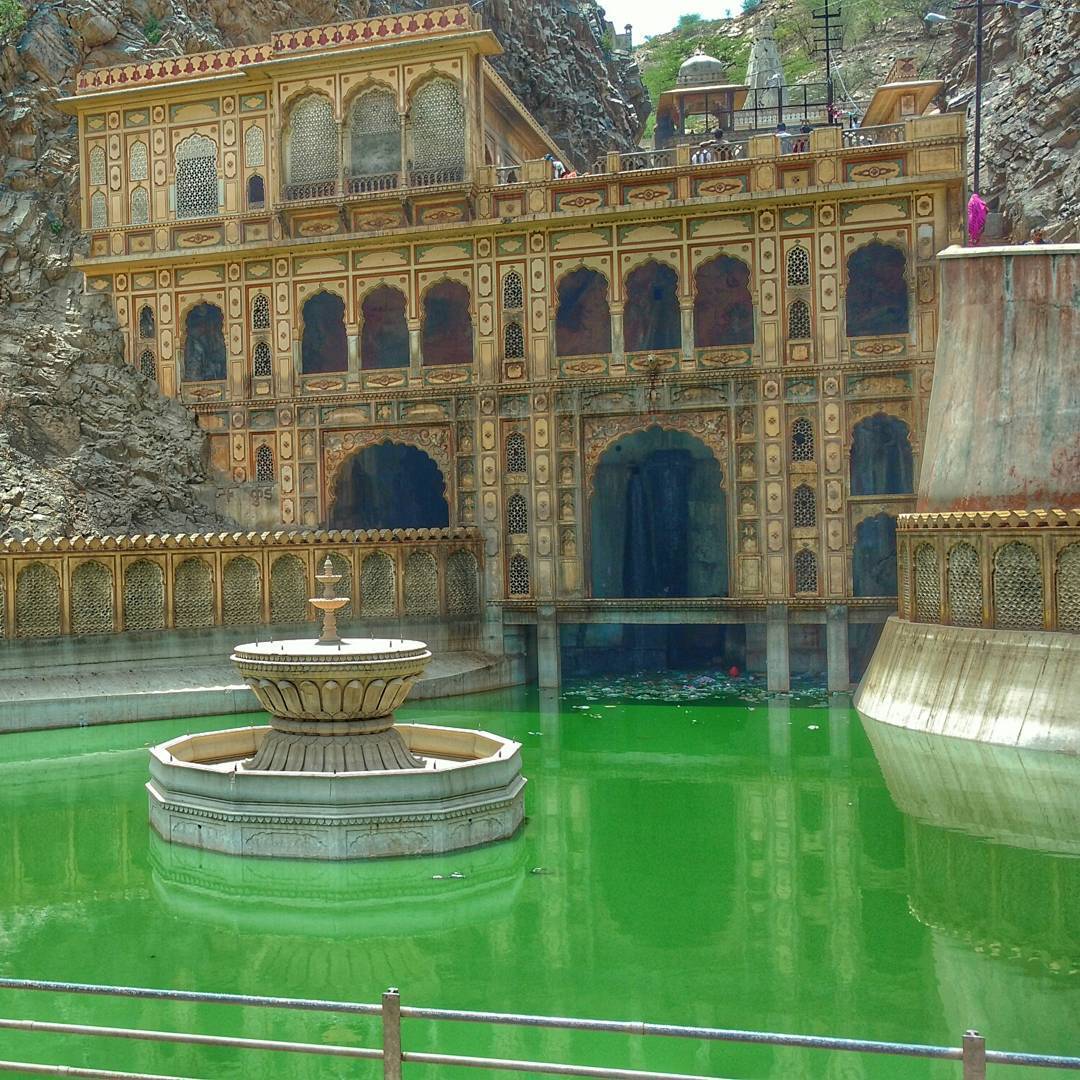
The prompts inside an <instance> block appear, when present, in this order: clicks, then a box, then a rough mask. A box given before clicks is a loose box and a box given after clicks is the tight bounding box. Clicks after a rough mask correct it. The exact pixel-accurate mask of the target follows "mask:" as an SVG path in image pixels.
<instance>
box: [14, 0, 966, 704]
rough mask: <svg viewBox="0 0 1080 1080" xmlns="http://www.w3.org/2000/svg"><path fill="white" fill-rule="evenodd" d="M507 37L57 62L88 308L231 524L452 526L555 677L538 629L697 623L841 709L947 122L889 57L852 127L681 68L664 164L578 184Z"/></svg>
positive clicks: (947, 167)
mask: <svg viewBox="0 0 1080 1080" xmlns="http://www.w3.org/2000/svg"><path fill="white" fill-rule="evenodd" d="M499 51H500V46H499V44H498V41H497V40H496V38H495V36H494V34H492V33H491V32H490V31H489V30H486V29H484V28H483V26H482V24H481V21H480V18H479V15H478V14H477V13H476V12H475V11H473V10H472V9H471V8H470V7H469V6H468V5H460V6H451V7H445V8H437V9H428V10H425V11H420V12H415V13H411V14H401V15H395V16H386V17H380V18H369V19H362V20H358V21H354V22H344V23H336V24H332V25H327V26H321V27H313V28H310V29H304V30H296V31H288V32H283V33H278V34H275V35H274V37H273V38H272V40H271V41H269V42H267V43H265V44H261V45H250V46H245V47H240V48H235V49H227V50H222V51H217V52H210V53H203V54H199V55H189V56H182V57H177V58H173V59H166V60H154V61H150V62H145V63H144V62H133V63H131V64H128V65H124V66H119V67H111V68H101V69H90V70H86V71H84V72H83V73H82V74H81V75H80V76H79V80H78V85H77V91H76V93H75V94H74V96H72V97H70V98H68V99H66V100H65V103H64V105H65V107H66V108H67V109H68V110H69V111H70V112H71V113H73V114H74V115H76V116H77V118H78V135H79V141H80V152H81V164H82V174H81V185H82V206H83V226H84V229H85V231H86V233H87V245H88V246H87V254H86V255H85V257H84V258H83V259H82V260H81V269H82V270H83V272H84V273H85V276H86V287H87V289H88V290H89V291H90V292H93V293H105V294H108V295H109V296H110V297H111V298H112V302H113V304H114V307H115V311H116V316H117V319H118V320H119V323H120V327H121V329H122V331H123V333H124V336H125V341H126V349H127V356H128V360H129V361H130V363H131V364H132V365H134V366H135V367H137V368H138V369H140V370H141V371H142V372H143V373H145V374H146V375H147V376H148V377H149V378H152V379H155V380H157V383H158V385H159V387H160V389H161V392H162V393H163V394H166V395H169V396H172V397H175V398H177V399H179V400H180V401H181V402H183V403H184V404H185V405H186V406H187V407H188V408H190V409H191V410H192V411H193V412H194V413H195V414H196V415H197V417H198V420H199V423H200V424H201V426H202V427H203V428H204V429H205V430H206V431H207V433H208V436H209V440H210V445H211V448H212V460H213V464H214V465H215V466H216V469H217V472H218V474H219V475H220V477H221V484H222V488H223V493H222V496H221V498H222V500H223V503H224V505H225V506H226V507H227V511H228V513H229V514H230V515H231V516H232V517H234V518H235V519H236V520H237V521H238V522H239V523H240V524H241V525H242V526H243V527H245V528H247V529H251V530H256V531H258V530H295V531H300V530H352V529H366V530H370V529H378V530H393V529H435V528H439V529H447V528H449V529H451V530H453V529H465V528H468V529H474V530H476V531H477V532H476V535H477V536H478V537H479V539H480V540H482V543H478V544H477V545H476V557H477V559H478V560H479V564H480V571H481V582H480V586H479V587H480V602H479V604H478V609H479V610H481V611H482V612H483V616H482V618H483V622H484V625H485V628H486V629H485V635H486V637H485V640H487V641H489V642H490V641H496V640H499V641H501V640H503V639H514V640H524V639H527V638H528V639H531V640H534V641H535V643H536V646H537V649H538V653H539V668H540V677H541V681H542V682H545V683H547V684H549V685H552V684H555V683H557V682H558V679H559V655H560V652H559V648H558V643H559V642H560V640H561V642H562V645H563V655H564V656H565V657H581V656H584V655H586V654H587V653H588V651H589V650H590V649H591V648H593V647H600V646H603V645H605V644H606V645H611V644H617V643H618V642H619V641H620V640H621V638H620V637H619V635H623V634H628V633H629V631H627V630H626V629H625V628H626V627H628V626H630V627H634V634H636V635H637V638H635V640H641V641H644V640H645V639H646V638H648V636H649V634H651V633H653V632H654V631H653V630H651V629H647V628H649V627H653V628H656V630H655V632H656V633H660V628H664V632H665V633H666V632H668V631H667V629H666V628H668V627H670V626H673V625H678V626H686V625H693V626H694V631H693V634H692V636H693V637H695V638H696V639H698V640H702V641H706V642H708V643H709V644H708V647H709V648H711V649H712V650H713V656H714V657H720V656H723V657H725V658H726V657H728V656H731V657H732V658H733V659H734V660H735V662H740V663H742V664H746V665H749V666H750V667H751V668H754V667H755V666H756V667H759V668H760V667H762V666H764V665H763V661H764V659H765V657H766V655H767V656H768V662H769V677H770V685H772V686H773V687H774V688H778V689H781V688H784V687H786V686H787V683H788V678H789V672H790V671H792V670H795V671H798V670H800V669H801V670H809V669H813V668H815V667H816V668H817V669H819V670H824V668H825V662H826V654H827V662H828V671H829V681H830V685H831V686H833V687H834V688H840V687H844V688H846V687H847V685H848V684H849V681H850V671H851V665H852V664H854V665H855V667H856V668H858V667H859V666H860V665H861V663H862V661H863V660H864V659H865V656H866V655H868V650H869V648H870V647H872V643H873V639H874V636H875V634H876V631H877V628H878V627H879V626H880V624H881V623H882V622H883V621H884V619H885V618H886V617H887V616H888V615H889V614H890V613H891V612H893V611H894V610H895V608H896V591H897V590H896V541H895V521H896V517H897V514H898V513H900V512H902V511H910V510H912V509H914V491H915V480H916V476H917V474H918V471H919V465H920V457H921V448H922V435H923V430H924V422H925V415H926V409H927V403H928V399H929V393H930V384H931V378H932V374H933V358H934V349H935V344H936V338H937V332H938V270H937V266H936V265H935V255H936V253H937V252H938V251H939V250H941V249H942V248H944V247H946V246H947V245H948V244H950V243H956V242H958V241H959V240H960V236H961V233H960V230H961V225H962V206H963V186H964V183H963V168H964V164H963V163H964V118H963V115H962V114H960V113H956V114H940V113H936V112H928V111H927V110H928V109H929V108H930V102H931V99H932V98H933V97H934V95H935V93H936V92H937V89H940V83H936V82H926V81H919V80H916V79H915V78H914V77H913V75H912V74H911V72H910V71H909V70H908V69H907V68H906V67H905V66H904V64H903V62H900V63H899V64H898V65H897V67H896V68H894V71H893V72H892V73H891V74H890V76H889V79H888V80H887V85H886V86H884V87H882V88H881V89H879V90H878V92H877V95H876V96H875V98H874V102H873V104H872V105H871V108H870V112H871V114H872V115H873V118H874V124H873V126H869V127H868V126H863V127H862V128H859V129H856V130H844V129H842V128H841V127H839V126H834V125H830V124H829V123H828V122H827V121H828V116H827V115H826V114H825V112H824V111H823V110H822V109H821V108H820V103H818V102H817V101H816V98H815V95H814V92H813V91H809V92H804V93H803V94H802V96H801V98H800V97H799V96H798V94H796V93H795V92H794V88H787V89H785V90H783V91H782V92H781V93H775V92H774V93H772V96H771V98H769V97H768V96H767V95H769V93H770V92H771V88H769V87H766V88H765V89H761V90H755V89H753V88H751V87H748V86H745V85H742V86H738V85H732V84H730V83H729V82H728V81H727V78H726V75H725V74H724V73H723V71H722V70H721V69H722V67H723V65H720V64H719V62H718V61H711V64H710V58H707V57H705V58H702V57H696V58H692V59H691V60H690V61H688V62H687V63H688V64H689V65H691V67H690V69H688V70H687V71H684V72H683V76H682V77H681V80H680V81H681V84H682V85H680V87H678V88H677V89H676V91H673V92H672V95H673V96H670V100H667V99H665V100H664V101H662V103H661V110H663V115H662V119H663V120H664V124H665V128H666V130H668V135H669V137H668V138H667V140H666V141H665V140H663V139H659V138H658V147H659V148H658V149H655V150H647V151H641V152H638V153H633V154H620V153H615V152H612V153H609V154H607V155H606V157H605V158H604V159H603V160H601V161H599V162H596V163H588V165H589V167H588V168H582V167H579V168H578V169H576V170H575V169H573V168H571V167H570V165H571V163H570V162H569V160H568V158H567V156H566V155H565V153H564V152H563V151H562V150H561V149H560V147H559V146H558V145H556V144H555V143H554V142H553V141H552V140H551V139H550V138H549V137H548V136H547V135H546V134H545V132H544V131H543V130H542V128H541V127H540V126H539V125H538V123H537V122H536V121H535V120H534V119H533V118H532V117H531V116H530V115H529V113H528V112H527V110H526V109H525V108H524V107H523V105H522V104H521V102H520V101H519V100H518V99H517V98H516V97H515V95H514V94H513V92H512V91H511V89H510V88H509V87H508V86H507V85H506V84H505V83H504V82H503V80H502V79H501V78H500V77H499V76H498V75H497V74H496V72H495V71H494V69H493V68H492V66H491V65H490V63H489V58H490V57H491V56H493V55H496V54H498V52H499ZM683 91H685V93H684V92H683ZM755 95H756V96H755ZM800 102H801V104H800ZM681 103H682V104H687V105H688V108H687V109H683V110H682V111H680V109H681V108H682V104H681ZM699 106H700V108H699ZM694 108H698V110H699V113H698V115H699V116H700V115H704V116H705V117H706V119H708V123H704V124H702V125H701V131H698V130H697V129H696V128H695V127H694V126H693V124H690V125H689V126H688V123H687V118H688V117H690V116H691V113H692V110H693V109H694ZM778 109H779V110H791V112H790V113H789V115H790V116H791V117H792V119H791V120H790V121H789V122H788V123H787V127H788V129H789V131H790V132H791V137H788V136H785V135H778V134H777V132H776V126H777V110H778ZM665 117H666V119H664V118H665ZM804 127H805V128H806V130H805V131H803V130H801V129H802V128H804ZM718 131H719V134H717V132H718ZM703 133H704V134H703ZM706 135H707V136H708V137H709V138H710V139H711V140H712V144H713V145H712V147H711V148H710V149H709V151H708V152H707V153H701V152H698V150H697V149H696V143H697V142H700V141H701V140H703V139H704V138H705V137H706ZM581 164H582V163H579V165H581ZM281 557H283V558H285V557H288V556H281ZM405 557H409V556H405ZM470 557H472V556H470ZM269 565H270V564H269V563H268V564H267V566H268V567H269ZM274 565H276V563H275V564H274ZM365 565H366V564H365ZM58 572H59V573H60V574H61V576H62V577H63V575H65V574H67V573H68V571H67V569H62V570H59V571H58ZM309 572H310V571H309ZM14 573H15V570H14V569H12V570H10V571H9V572H8V574H9V579H10V582H11V584H10V585H9V587H10V588H14V587H16V586H15V579H14V577H13V576H11V575H13V574H14ZM357 574H359V569H358V568H357ZM267 577H268V578H269V580H270V587H271V589H272V587H273V571H272V570H268V574H267ZM63 587H64V588H67V581H66V578H64V579H63ZM215 588H220V586H218V585H215ZM116 589H117V593H116V595H117V596H118V597H119V596H120V595H121V591H122V590H121V589H120V585H119V584H117V585H116ZM443 602H444V601H443ZM272 608H273V596H272V595H271V597H270V601H269V607H268V609H272ZM64 610H67V609H66V608H65V609H64ZM215 610H216V611H218V612H219V617H221V616H220V612H221V610H222V604H221V600H220V597H219V599H218V601H217V605H216V608H215ZM435 610H441V608H439V607H438V605H436V608H435ZM8 611H9V618H10V619H11V622H9V624H8V633H9V634H14V635H17V634H18V628H17V625H14V624H15V623H16V622H17V611H16V610H15V609H14V608H11V607H9V608H8ZM59 617H60V616H58V618H59ZM65 618H67V619H68V621H67V622H65V623H64V625H69V623H70V617H65ZM169 618H171V615H170V616H169ZM168 625H169V626H171V625H173V624H172V622H168ZM115 628H116V629H122V628H123V623H122V620H121V619H120V618H119V616H118V617H117V625H116V626H115ZM533 628H535V630H534V629H533ZM643 628H646V629H643ZM533 634H535V638H531V635H533ZM631 636H633V634H631ZM626 640H629V638H627V639H626ZM740 658H741V659H740Z"/></svg>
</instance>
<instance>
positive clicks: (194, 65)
mask: <svg viewBox="0 0 1080 1080" xmlns="http://www.w3.org/2000/svg"><path fill="white" fill-rule="evenodd" d="M479 29H481V23H480V19H479V18H478V16H477V15H476V13H475V12H474V11H473V10H472V8H471V7H470V6H469V5H468V4H455V5H453V6H450V7H441V8H431V9H428V10H426V11H415V12H408V13H402V14H399V15H387V16H382V17H378V18H371V19H356V20H352V21H350V22H339V23H327V24H326V25H323V26H311V27H306V28H304V29H300V30H285V31H281V32H279V33H276V34H274V35H273V37H272V38H271V39H270V41H268V42H262V43H260V44H257V45H245V46H242V47H240V48H235V49H218V50H215V51H212V52H202V53H189V54H185V55H183V56H173V57H168V58H167V59H164V60H151V61H149V62H147V63H139V64H115V65H113V66H111V67H102V68H90V69H87V70H85V71H82V72H80V73H79V77H78V79H77V80H76V84H75V93H76V94H78V95H87V94H100V93H105V92H109V91H114V90H130V89H133V88H135V87H139V86H152V85H156V84H160V83H170V82H177V81H180V80H187V79H203V78H216V77H220V76H222V75H228V74H230V73H234V72H240V71H242V70H243V69H244V68H247V67H252V66H254V65H257V64H265V63H267V62H268V61H271V60H285V59H289V58H291V57H301V56H303V57H307V56H312V55H315V54H317V53H321V52H332V51H336V50H339V49H350V48H359V47H363V46H365V45H383V44H389V43H392V42H398V41H405V40H407V39H409V38H418V37H432V36H437V35H442V34H457V33H463V32H465V31H469V30H479Z"/></svg>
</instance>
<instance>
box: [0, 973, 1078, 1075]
mask: <svg viewBox="0 0 1080 1080" xmlns="http://www.w3.org/2000/svg"><path fill="white" fill-rule="evenodd" d="M0 990H19V991H46V992H49V993H62V994H88V995H92V996H96V997H123V998H137V999H141V1000H144V1001H146V1000H157V1001H182V1002H199V1003H203V1004H211V1005H240V1006H244V1007H248V1008H270V1009H287V1010H292V1011H294V1012H326V1013H337V1014H348V1015H353V1016H378V1017H379V1018H380V1020H381V1023H382V1046H381V1047H365V1046H343V1045H337V1044H327V1043H305V1042H286V1041H283V1040H278V1039H252V1038H242V1037H239V1036H232V1035H203V1034H199V1033H197V1032H187V1031H157V1030H148V1029H144V1028H124V1027H101V1026H98V1025H94V1024H71V1023H61V1022H54V1021H48V1020H13V1019H0V1031H25V1032H48V1033H50V1034H55V1035H74V1036H84V1037H90V1038H108V1039H131V1040H135V1041H140V1042H158V1043H172V1044H181V1045H187V1046H215V1047H231V1048H233V1049H238V1050H262V1051H275V1052H279V1053H288V1054H312V1055H315V1056H319V1057H339V1058H352V1059H361V1060H367V1061H382V1064H383V1077H384V1080H401V1076H402V1066H403V1065H404V1064H407V1063H413V1064H418V1065H419V1064H423V1065H454V1066H459V1067H465V1068H473V1069H492V1070H495V1071H499V1072H528V1073H544V1074H548V1075H554V1076H589V1077H596V1078H605V1080H715V1078H711V1077H705V1076H701V1075H699V1074H687V1073H670V1072H644V1071H642V1070H638V1069H622V1068H605V1067H601V1066H594V1065H574V1064H567V1063H561V1062H552V1061H523V1060H519V1059H516V1058H492V1057H476V1056H473V1055H462V1054H441V1053H430V1052H427V1051H421V1050H406V1049H404V1047H403V1046H402V1041H401V1021H402V1019H408V1020H429V1021H449V1022H454V1023H466V1024H485V1025H491V1026H501V1027H517V1028H533V1029H549V1030H557V1031H603V1032H610V1033H613V1034H619V1035H636V1036H641V1037H646V1038H648V1037H662V1038H675V1039H692V1040H695V1041H699V1042H729V1043H747V1044H751V1045H756V1046H791V1047H799V1048H802V1049H806V1050H827V1051H832V1052H839V1053H856V1054H879V1055H885V1056H891V1057H912V1058H925V1059H933V1060H938V1061H958V1062H960V1064H961V1066H962V1070H963V1071H962V1077H963V1080H986V1066H987V1065H1018V1066H1023V1067H1026V1068H1034V1069H1065V1070H1073V1071H1080V1057H1061V1056H1054V1055H1049V1054H1021V1053H1012V1052H1010V1051H1005V1050H987V1048H986V1040H985V1039H984V1038H983V1037H982V1036H981V1035H980V1034H979V1033H978V1032H977V1031H966V1032H964V1035H963V1037H962V1039H961V1044H960V1046H927V1045H923V1044H918V1043H894V1042H878V1041H874V1040H869V1039H835V1038H830V1037H828V1036H820V1035H784V1034H779V1033H777V1032H769V1031H740V1030H737V1029H733V1028H705V1027H684V1026H681V1025H678V1024H649V1023H645V1022H643V1021H640V1020H587V1019H580V1018H577V1017H565V1016H535V1015H529V1014H519V1013H494V1012H473V1011H465V1010H460V1009H425V1008H417V1007H415V1006H406V1005H402V1004H401V996H400V994H399V992H398V990H397V989H396V988H394V987H391V988H390V989H389V990H387V991H386V993H384V994H383V995H382V1001H381V1002H380V1003H379V1004H364V1003H359V1002H349V1001H326V1000H320V999H317V998H281V997H252V996H249V995H246V994H209V993H199V992H195V991H190V990H157V989H150V988H146V987H136V986H98V985H94V984H90V983H61V982H43V981H39V980H32V979H0ZM0 1072H20V1073H23V1074H24V1075H30V1076H81V1077H95V1078H100V1080H192V1078H190V1077H176V1076H162V1075H160V1074H154V1073H133V1072H116V1071H114V1070H109V1069H88V1068H81V1067H76V1066H65V1065H46V1064H34V1063H31V1062H24V1061H0Z"/></svg>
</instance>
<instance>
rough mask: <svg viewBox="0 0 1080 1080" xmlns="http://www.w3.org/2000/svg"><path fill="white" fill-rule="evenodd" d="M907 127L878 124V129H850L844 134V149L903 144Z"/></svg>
mask: <svg viewBox="0 0 1080 1080" xmlns="http://www.w3.org/2000/svg"><path fill="white" fill-rule="evenodd" d="M905 131H906V125H904V124H878V125H877V126H876V127H865V128H850V129H848V130H846V131H845V132H844V148H845V149H850V148H852V147H856V146H882V145H884V144H887V143H898V142H903V141H904V139H905V138H906V135H905Z"/></svg>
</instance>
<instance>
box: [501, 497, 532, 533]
mask: <svg viewBox="0 0 1080 1080" xmlns="http://www.w3.org/2000/svg"><path fill="white" fill-rule="evenodd" d="M506 531H507V532H508V533H509V534H510V535H511V536H526V535H528V532H529V508H528V506H527V505H526V503H525V499H524V498H523V497H522V496H521V495H519V494H517V493H516V492H515V493H514V494H513V495H511V496H510V498H509V499H507V500H506Z"/></svg>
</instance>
